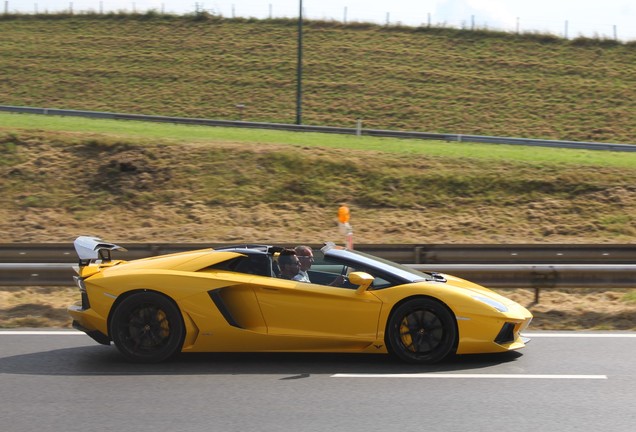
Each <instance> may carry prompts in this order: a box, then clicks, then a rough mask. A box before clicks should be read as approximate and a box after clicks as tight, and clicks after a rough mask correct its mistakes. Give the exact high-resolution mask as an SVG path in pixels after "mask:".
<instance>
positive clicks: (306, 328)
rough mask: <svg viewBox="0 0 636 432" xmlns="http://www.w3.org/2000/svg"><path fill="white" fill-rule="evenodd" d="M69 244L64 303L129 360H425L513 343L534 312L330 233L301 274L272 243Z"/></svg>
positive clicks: (84, 240)
mask: <svg viewBox="0 0 636 432" xmlns="http://www.w3.org/2000/svg"><path fill="white" fill-rule="evenodd" d="M75 249H76V251H77V253H78V255H79V259H80V261H79V268H77V272H78V274H79V276H76V283H77V286H78V287H79V289H80V291H81V296H82V305H81V306H78V305H76V306H70V307H69V309H68V310H69V313H70V315H71V316H72V317H73V326H74V327H75V328H77V329H79V330H82V331H84V332H86V333H87V334H88V335H89V336H91V337H92V338H93V339H95V340H96V341H97V342H99V343H103V344H110V342H111V341H113V342H114V344H115V346H116V347H117V348H118V349H119V351H121V353H122V354H123V355H124V356H125V357H126V358H128V359H129V360H132V361H137V362H159V361H162V360H165V359H167V358H169V357H171V356H173V355H175V354H176V353H179V352H238V351H242V352H257V351H261V352H263V351H270V352H274V351H288V352H293V351H295V352H359V353H383V354H386V353H390V354H393V355H395V356H397V357H399V358H400V359H402V360H404V361H406V362H410V363H433V362H437V361H440V360H442V359H443V358H445V357H446V356H448V355H449V354H452V353H456V354H470V353H494V352H503V351H509V350H515V349H518V348H522V347H524V346H525V342H527V339H526V338H523V337H522V336H521V332H522V331H523V330H524V329H525V328H526V327H527V326H528V324H529V323H530V320H531V319H532V315H531V314H530V312H528V311H527V310H526V309H525V308H524V307H522V306H521V305H519V304H517V303H515V302H513V301H511V300H508V299H506V298H505V297H502V296H500V295H498V294H496V293H494V292H492V291H490V290H488V289H486V288H484V287H482V286H479V285H477V284H474V283H471V282H468V281H466V280H463V279H459V278H456V277H453V276H449V275H442V274H438V273H431V274H429V273H422V272H418V271H415V270H413V269H411V268H409V267H407V266H403V265H400V264H396V263H393V262H390V261H387V260H384V259H380V258H377V257H374V256H371V255H368V254H364V253H360V252H357V251H354V250H348V249H345V248H343V247H339V246H336V245H334V244H333V243H329V244H326V245H325V246H324V247H323V248H322V249H321V250H320V252H318V251H315V257H314V258H315V260H314V262H313V264H312V265H311V267H310V268H309V270H308V271H307V272H306V273H305V275H304V278H303V280H302V281H298V280H291V279H286V278H283V277H281V276H282V275H281V269H280V267H281V266H280V265H279V261H282V258H283V255H285V254H286V252H288V251H287V250H284V249H283V248H280V247H275V246H265V245H241V246H232V247H227V248H220V249H202V250H195V251H192V252H183V253H176V254H171V255H163V256H158V257H152V258H145V259H139V260H133V261H123V260H114V259H112V256H111V251H114V250H122V249H123V248H122V247H120V246H117V245H115V244H112V243H106V242H103V241H102V240H100V239H98V238H94V237H84V236H82V237H78V238H77V239H76V240H75ZM124 250H125V249H124ZM286 258H289V257H286ZM285 268H286V269H288V266H287V264H286V265H285Z"/></svg>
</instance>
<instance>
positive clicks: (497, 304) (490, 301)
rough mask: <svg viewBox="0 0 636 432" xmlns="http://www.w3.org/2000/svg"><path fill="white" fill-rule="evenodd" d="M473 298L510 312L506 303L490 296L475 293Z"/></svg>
mask: <svg viewBox="0 0 636 432" xmlns="http://www.w3.org/2000/svg"><path fill="white" fill-rule="evenodd" d="M473 298H474V299H475V300H477V301H479V302H482V303H484V304H487V305H488V306H492V307H493V308H495V309H497V310H498V311H499V312H508V308H507V307H506V305H505V304H503V303H501V302H498V301H497V300H493V299H491V298H490V297H485V296H480V295H474V296H473Z"/></svg>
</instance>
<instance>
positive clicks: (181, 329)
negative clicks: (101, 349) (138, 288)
mask: <svg viewBox="0 0 636 432" xmlns="http://www.w3.org/2000/svg"><path fill="white" fill-rule="evenodd" d="M110 335H111V338H112V339H113V342H114V343H115V346H116V347H117V349H119V351H120V352H121V353H122V354H123V355H124V356H125V357H126V358H127V359H128V360H131V361H134V362H139V363H157V362H161V361H163V360H166V359H168V358H170V357H172V356H173V355H175V354H176V353H177V352H179V351H181V347H182V345H183V340H184V338H185V326H184V324H183V319H182V317H181V313H180V311H179V308H178V307H177V306H176V305H175V304H174V303H173V302H172V301H171V300H170V299H169V298H167V297H165V296H163V295H161V294H158V293H155V292H147V291H144V292H138V293H135V294H132V295H130V296H129V297H127V298H126V299H124V301H122V302H121V303H120V304H119V305H118V306H117V308H116V309H115V311H114V312H113V316H112V318H111V322H110Z"/></svg>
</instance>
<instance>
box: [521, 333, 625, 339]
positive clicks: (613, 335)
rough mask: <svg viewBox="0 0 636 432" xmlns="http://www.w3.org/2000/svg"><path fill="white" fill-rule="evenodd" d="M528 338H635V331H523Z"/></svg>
mask: <svg viewBox="0 0 636 432" xmlns="http://www.w3.org/2000/svg"><path fill="white" fill-rule="evenodd" d="M523 336H526V337H529V338H531V339H532V338H636V333H575V332H572V333H523Z"/></svg>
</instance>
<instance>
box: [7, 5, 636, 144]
mask: <svg viewBox="0 0 636 432" xmlns="http://www.w3.org/2000/svg"><path fill="white" fill-rule="evenodd" d="M0 31H1V32H2V35H3V43H2V44H1V45H0V58H2V62H0V76H2V79H1V80H0V100H2V101H3V103H4V104H7V105H26V106H40V107H49V108H65V109H85V110H96V111H111V112H127V113H141V114H149V115H150V114H158V115H169V116H171V115H174V116H185V117H202V118H215V119H239V110H238V109H237V108H236V105H237V104H244V105H245V106H246V108H245V110H244V112H243V119H244V120H247V121H266V122H280V123H293V122H294V118H295V108H296V106H295V103H296V99H295V98H296V27H295V22H294V21H293V20H245V19H224V18H220V17H212V16H208V15H200V16H194V17H174V16H162V15H160V14H151V15H130V16H127V15H122V14H110V15H105V16H99V15H94V14H88V15H75V16H74V15H64V14H61V15H40V16H15V15H8V16H3V17H2V19H0ZM303 71H304V73H303V122H304V123H305V124H313V125H330V126H346V127H355V124H356V121H357V120H358V119H361V120H362V121H363V125H364V127H366V128H373V129H395V130H419V131H427V132H447V133H463V134H478V135H494V136H517V137H526V138H545V139H566V140H579V141H601V142H619V143H636V130H635V129H634V127H633V125H634V124H636V85H634V84H635V82H634V77H635V76H636V44H621V43H616V42H613V41H604V40H594V39H585V38H581V39H577V40H575V41H568V40H563V39H559V38H556V37H553V36H548V35H534V34H528V35H511V34H506V33H498V32H487V31H458V30H452V29H439V28H406V27H399V26H395V27H393V26H390V27H386V26H379V25H371V24H360V23H356V24H351V25H342V24H338V23H329V22H320V21H308V22H307V23H306V26H305V37H304V68H303Z"/></svg>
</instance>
